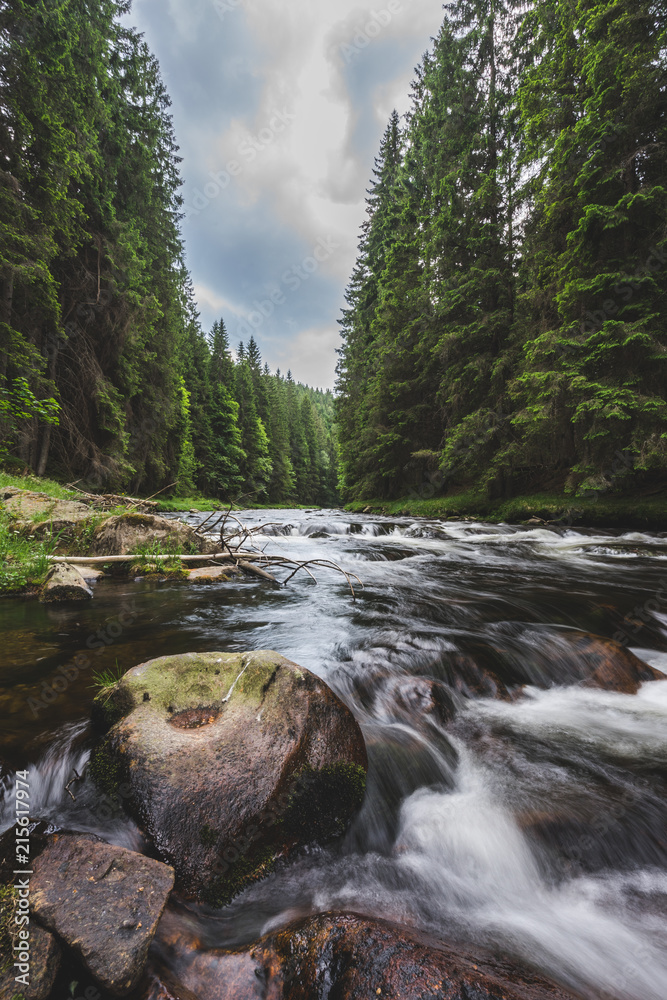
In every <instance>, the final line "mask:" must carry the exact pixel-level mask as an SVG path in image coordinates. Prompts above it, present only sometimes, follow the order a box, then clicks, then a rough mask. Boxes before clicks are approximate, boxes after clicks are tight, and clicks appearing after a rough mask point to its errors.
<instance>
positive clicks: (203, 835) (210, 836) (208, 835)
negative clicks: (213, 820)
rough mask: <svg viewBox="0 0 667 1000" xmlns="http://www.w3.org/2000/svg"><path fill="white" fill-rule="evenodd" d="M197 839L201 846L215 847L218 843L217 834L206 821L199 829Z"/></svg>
mask: <svg viewBox="0 0 667 1000" xmlns="http://www.w3.org/2000/svg"><path fill="white" fill-rule="evenodd" d="M199 839H200V841H201V843H202V846H203V847H215V845H216V844H217V843H218V839H219V835H218V834H217V833H216V831H215V830H214V829H213V827H212V826H209V825H208V823H204V825H203V827H202V828H201V830H200V831H199Z"/></svg>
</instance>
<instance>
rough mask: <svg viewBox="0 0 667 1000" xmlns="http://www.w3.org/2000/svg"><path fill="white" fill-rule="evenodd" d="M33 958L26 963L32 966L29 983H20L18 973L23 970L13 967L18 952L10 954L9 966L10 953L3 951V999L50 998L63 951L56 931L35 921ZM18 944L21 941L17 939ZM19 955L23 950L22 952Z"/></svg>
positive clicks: (0, 998)
mask: <svg viewBox="0 0 667 1000" xmlns="http://www.w3.org/2000/svg"><path fill="white" fill-rule="evenodd" d="M29 942H30V953H29V954H30V959H29V962H28V963H26V964H28V965H29V968H30V971H29V973H28V984H27V985H26V984H25V983H24V982H22V983H17V982H16V976H17V975H19V976H20V975H21V974H22V972H23V970H22V969H16V968H15V967H14V964H13V963H14V960H15V958H16V956H15V955H12V956H11V959H10V963H11V964H10V965H9V966H8V967H7V961H6V960H7V959H8V958H10V956H8V955H5V954H0V1000H14V998H16V997H17V996H21V997H23V1000H47V997H48V996H49V995H50V993H51V990H52V989H53V984H54V983H55V980H56V976H57V975H58V970H59V969H60V962H61V959H62V952H61V950H60V946H59V945H58V942H57V941H56V939H55V937H54V936H53V934H50V933H49V932H48V931H45V930H44V929H43V928H42V927H40V926H39V924H36V923H35V922H34V921H31V923H30V938H29ZM15 943H16V944H18V943H19V941H18V940H17V941H16V942H15ZM19 954H20V953H19Z"/></svg>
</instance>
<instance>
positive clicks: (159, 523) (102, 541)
mask: <svg viewBox="0 0 667 1000" xmlns="http://www.w3.org/2000/svg"><path fill="white" fill-rule="evenodd" d="M146 545H150V546H155V545H160V547H161V548H162V550H163V551H164V553H165V554H168V553H169V552H179V553H185V554H186V555H187V554H192V555H198V554H199V553H207V554H208V553H212V552H219V551H220V546H219V545H216V544H215V542H214V541H213V540H212V539H208V538H204V537H202V535H198V534H197V532H196V531H195V530H194V528H191V527H190V525H189V524H185V523H184V522H183V521H176V520H171V519H169V518H166V517H158V516H157V515H155V514H139V513H129V514H119V515H118V516H117V517H109V518H107V519H106V520H105V521H104V522H103V523H102V524H101V525H100V526H99V527H98V528H97V530H96V531H95V533H94V535H93V539H92V542H91V545H90V549H89V551H88V553H87V554H88V555H90V556H124V555H128V554H130V553H132V552H136V551H137V550H138V549H139V548H140V547H141V546H146Z"/></svg>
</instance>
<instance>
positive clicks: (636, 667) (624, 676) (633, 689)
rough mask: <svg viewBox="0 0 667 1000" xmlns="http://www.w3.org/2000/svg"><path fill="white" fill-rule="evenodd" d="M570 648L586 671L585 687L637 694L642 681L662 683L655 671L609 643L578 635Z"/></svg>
mask: <svg viewBox="0 0 667 1000" xmlns="http://www.w3.org/2000/svg"><path fill="white" fill-rule="evenodd" d="M574 648H575V650H576V652H577V653H578V655H579V656H581V658H582V660H583V662H584V663H585V665H586V667H587V668H588V670H589V671H590V672H589V674H588V676H587V677H586V678H585V680H584V686H585V687H593V688H600V689H601V690H602V691H620V692H622V693H623V694H637V691H638V690H639V688H640V687H641V685H642V684H643V683H644V682H645V681H659V680H664V679H665V675H664V674H661V673H660V671H659V670H655V669H654V667H650V666H649V665H648V663H644V662H643V661H642V660H640V659H639V658H638V657H636V656H635V654H634V653H631V652H630V650H629V649H624V648H623V646H620V645H619V644H618V643H617V642H614V641H613V640H612V639H601V638H599V637H598V636H596V635H582V636H579V637H578V638H577V639H575V641H574Z"/></svg>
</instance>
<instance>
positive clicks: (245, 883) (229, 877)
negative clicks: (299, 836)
mask: <svg viewBox="0 0 667 1000" xmlns="http://www.w3.org/2000/svg"><path fill="white" fill-rule="evenodd" d="M275 864H276V855H275V853H274V851H272V850H271V848H268V847H266V848H263V849H260V850H258V851H256V852H253V853H252V854H249V855H245V856H244V857H241V858H239V859H238V861H235V862H234V864H233V865H232V866H231V868H230V869H229V871H228V872H226V873H225V875H221V876H219V877H218V878H216V879H214V880H213V881H212V882H211V885H210V887H209V888H208V889H207V890H206V891H205V892H204V893H203V894H202V899H203V901H204V902H205V903H208V904H209V906H213V907H215V908H216V909H221V908H222V907H223V906H228V905H229V903H231V901H232V900H233V899H234V898H235V897H236V896H238V895H240V894H241V893H242V892H244V891H245V890H246V889H247V888H249V886H251V885H253V883H255V882H261V881H262V879H264V878H266V876H267V875H270V874H271V872H272V871H273V869H274V868H275Z"/></svg>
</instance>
